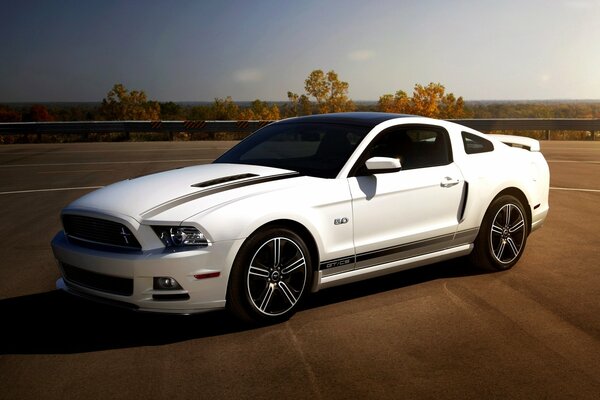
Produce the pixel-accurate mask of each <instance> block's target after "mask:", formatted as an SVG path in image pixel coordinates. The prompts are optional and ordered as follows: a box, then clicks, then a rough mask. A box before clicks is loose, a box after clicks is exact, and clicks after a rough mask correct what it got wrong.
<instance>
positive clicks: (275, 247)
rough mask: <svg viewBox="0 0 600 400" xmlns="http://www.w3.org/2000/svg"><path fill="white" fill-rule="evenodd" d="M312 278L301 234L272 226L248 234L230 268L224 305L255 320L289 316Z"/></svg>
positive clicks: (256, 321) (307, 254)
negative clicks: (248, 236) (250, 235)
mask: <svg viewBox="0 0 600 400" xmlns="http://www.w3.org/2000/svg"><path fill="white" fill-rule="evenodd" d="M311 278H312V269H311V259H310V253H309V251H308V248H307V247H306V244H305V243H304V241H303V240H302V238H301V237H300V236H298V235H297V234H296V233H294V232H293V231H291V230H289V229H286V228H271V229H268V230H265V231H262V232H258V233H256V234H255V235H254V236H252V237H250V238H249V239H248V240H247V241H246V242H245V243H244V244H243V245H242V248H241V249H240V252H239V253H238V256H237V257H236V260H235V262H234V265H233V269H232V271H231V280H230V284H229V289H228V296H227V307H228V308H229V310H230V311H232V312H233V313H234V314H235V315H236V316H237V317H239V318H241V319H243V320H245V321H247V322H254V323H271V322H279V321H282V320H285V319H288V318H289V317H291V316H292V315H293V314H294V313H295V312H296V310H297V308H298V305H299V304H300V302H301V301H302V299H303V297H304V294H305V292H306V291H307V287H309V285H310V282H311Z"/></svg>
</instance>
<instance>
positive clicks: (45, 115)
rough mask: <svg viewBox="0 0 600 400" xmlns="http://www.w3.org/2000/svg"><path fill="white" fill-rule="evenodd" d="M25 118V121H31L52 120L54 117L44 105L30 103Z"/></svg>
mask: <svg viewBox="0 0 600 400" xmlns="http://www.w3.org/2000/svg"><path fill="white" fill-rule="evenodd" d="M25 118H26V120H27V121H32V122H47V121H54V117H53V116H52V114H50V112H49V111H48V109H47V108H46V106H43V105H41V104H34V105H32V106H31V108H29V112H28V113H27V114H26V117H25Z"/></svg>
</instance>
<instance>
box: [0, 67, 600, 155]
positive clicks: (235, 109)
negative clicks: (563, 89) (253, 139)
mask: <svg viewBox="0 0 600 400" xmlns="http://www.w3.org/2000/svg"><path fill="white" fill-rule="evenodd" d="M348 89H349V84H348V82H344V81H342V80H340V79H339V77H338V75H337V73H336V72H335V71H333V70H332V71H328V72H327V73H325V72H323V71H322V70H320V69H318V70H314V71H312V72H311V73H310V74H309V75H308V77H307V78H306V80H305V81H304V90H305V93H303V94H297V93H294V92H291V91H288V92H287V98H288V101H283V102H268V101H263V100H259V99H257V100H254V101H251V102H236V101H234V100H233V99H232V98H231V97H225V98H216V99H215V100H214V101H213V102H210V103H206V102H205V103H202V102H198V103H176V102H172V101H169V102H158V101H154V100H149V99H148V98H147V96H146V93H145V92H144V91H143V90H132V91H129V90H128V89H126V88H125V87H124V86H123V85H122V84H119V83H117V84H115V85H114V86H113V88H112V89H111V90H110V91H109V92H108V93H107V95H106V97H105V98H104V99H102V101H101V102H99V103H45V104H0V122H44V121H128V120H145V121H148V120H154V121H155V120H163V121H182V120H183V121H185V120H188V121H189V120H196V121H208V120H216V121H218V120H278V119H282V118H288V117H294V116H301V115H310V114H323V113H332V112H344V111H381V112H392V113H402V114H413V115H420V116H425V117H432V118H441V119H460V118H600V100H599V101H563V102H561V101H539V102H536V101H514V102H507V101H498V102H494V101H488V102H466V101H464V100H463V98H462V97H461V96H459V97H456V96H455V95H454V94H453V93H447V92H446V88H445V87H444V86H443V85H442V84H440V83H434V82H432V83H429V84H428V85H421V84H415V85H414V88H413V92H412V93H411V94H410V95H409V94H408V93H407V92H405V91H403V90H397V91H396V92H395V93H394V94H391V93H386V94H383V95H381V96H380V97H379V99H378V100H377V101H373V102H355V101H353V100H351V99H350V98H349V97H348ZM519 134H527V135H530V136H533V137H538V136H540V135H544V134H545V133H540V132H531V133H523V132H521V133H519ZM577 135H579V136H577ZM589 135H590V133H589V132H579V133H562V137H563V138H565V139H566V138H574V139H577V138H586V137H587V136H589ZM113 136H114V135H112V134H109V135H108V136H107V135H100V136H99V137H98V138H95V136H93V135H88V136H86V137H85V138H80V139H77V138H76V139H75V140H81V139H85V140H130V137H129V136H127V138H125V139H123V138H120V137H118V136H117V137H113ZM188 136H189V135H188ZM148 138H150V137H147V136H143V137H142V138H141V140H147V139H148ZM151 138H153V139H154V138H157V139H160V138H159V136H158V135H153V136H152V137H151ZM186 138H187V136H186ZM50 139H52V138H49V137H45V138H44V140H50ZM188 139H189V138H188ZM29 140H30V138H28V137H19V136H14V137H8V136H4V137H0V142H2V143H16V142H28V141H29ZM34 140H38V141H39V140H42V138H41V136H38V137H36V138H35V139H34ZM52 140H58V141H62V140H70V139H69V138H67V137H62V136H60V137H58V136H57V137H56V138H54V139H52Z"/></svg>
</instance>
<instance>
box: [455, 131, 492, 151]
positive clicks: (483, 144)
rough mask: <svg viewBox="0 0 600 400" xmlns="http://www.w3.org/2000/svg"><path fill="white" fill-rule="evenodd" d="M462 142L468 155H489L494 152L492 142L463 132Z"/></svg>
mask: <svg viewBox="0 0 600 400" xmlns="http://www.w3.org/2000/svg"><path fill="white" fill-rule="evenodd" d="M462 140H463V146H464V147H465V153H467V154H479V153H487V152H490V151H493V150H494V144H493V143H492V142H490V141H489V140H486V139H484V138H482V137H481V136H477V135H474V134H472V133H469V132H462Z"/></svg>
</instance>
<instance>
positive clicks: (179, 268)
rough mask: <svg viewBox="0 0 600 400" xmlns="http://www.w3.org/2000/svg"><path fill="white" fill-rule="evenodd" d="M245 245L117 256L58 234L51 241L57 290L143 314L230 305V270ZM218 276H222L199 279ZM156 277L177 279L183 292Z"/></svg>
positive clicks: (213, 245)
mask: <svg viewBox="0 0 600 400" xmlns="http://www.w3.org/2000/svg"><path fill="white" fill-rule="evenodd" d="M242 242H243V240H242V239H239V240H231V241H222V242H216V243H211V244H210V245H209V246H208V247H204V248H200V249H194V250H186V251H179V252H166V251H164V249H153V250H147V251H140V252H128V253H116V252H110V251H101V250H95V249H89V248H86V247H81V246H77V245H75V244H72V243H70V242H69V241H68V239H67V238H66V237H65V235H64V233H63V232H59V233H58V234H57V235H56V236H55V237H54V239H53V240H52V250H53V252H54V256H55V257H56V260H57V262H58V265H59V268H60V270H61V274H62V278H61V279H59V281H58V282H57V287H58V288H59V289H62V290H65V291H67V292H70V293H72V294H75V295H78V296H82V297H86V298H89V299H92V300H98V301H101V302H104V303H109V304H114V305H121V306H124V307H127V308H132V309H136V310H139V311H151V312H163V313H173V314H191V313H197V312H202V311H208V310H212V309H219V308H223V307H225V298H226V294H227V282H228V280H229V272H230V270H231V265H232V264H233V259H234V257H235V254H236V253H237V250H238V249H239V247H240V246H241V244H242ZM73 271H76V272H77V273H76V274H74V273H73ZM215 272H218V273H219V274H218V276H215V277H210V278H206V279H196V278H195V277H194V275H203V274H204V275H205V274H208V273H212V275H215V274H214V273H215ZM155 277H171V278H174V279H175V280H176V281H177V282H178V283H179V284H180V285H181V287H182V290H175V291H173V290H155V289H154V287H153V286H154V278H155ZM95 279H96V280H97V281H98V283H100V284H96V282H95V281H94V280H95ZM107 282H108V283H107ZM113 282H117V283H118V285H119V289H114V287H116V286H115V285H113V284H112V283H113ZM121 284H124V285H125V286H126V287H128V289H127V290H125V291H126V292H127V294H124V293H123V292H124V290H121V287H122V286H123V285H121ZM99 288H100V289H99Z"/></svg>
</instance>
